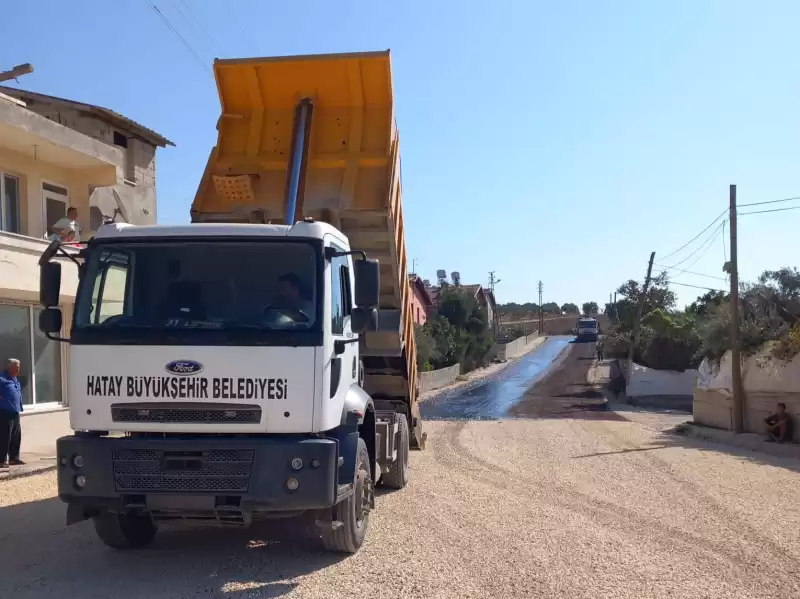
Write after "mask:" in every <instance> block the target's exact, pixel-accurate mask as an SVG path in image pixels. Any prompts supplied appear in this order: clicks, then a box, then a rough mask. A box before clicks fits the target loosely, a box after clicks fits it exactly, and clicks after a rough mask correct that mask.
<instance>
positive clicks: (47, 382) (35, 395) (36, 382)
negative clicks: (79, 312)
mask: <svg viewBox="0 0 800 599" xmlns="http://www.w3.org/2000/svg"><path fill="white" fill-rule="evenodd" d="M40 310H41V309H40V308H39V307H35V306H26V305H22V304H5V303H0V359H2V362H3V366H2V367H5V361H6V360H8V358H16V359H18V360H19V361H20V367H21V368H20V375H19V382H20V384H21V385H22V402H23V403H24V404H25V405H37V404H48V403H61V401H62V399H63V398H62V379H61V344H59V343H58V341H51V340H50V339H48V338H47V337H45V336H44V334H42V333H41V332H40V331H39V330H38V328H37V327H35V326H34V322H38V318H39V312H40Z"/></svg>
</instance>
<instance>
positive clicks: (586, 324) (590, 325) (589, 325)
mask: <svg viewBox="0 0 800 599" xmlns="http://www.w3.org/2000/svg"><path fill="white" fill-rule="evenodd" d="M578 326H579V327H580V328H582V329H595V328H597V321H596V320H581V321H579V322H578Z"/></svg>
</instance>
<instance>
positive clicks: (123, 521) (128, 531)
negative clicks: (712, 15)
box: [93, 512, 158, 549]
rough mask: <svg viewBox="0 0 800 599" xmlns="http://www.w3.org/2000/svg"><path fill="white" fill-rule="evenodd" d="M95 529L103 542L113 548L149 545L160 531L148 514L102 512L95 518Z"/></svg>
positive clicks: (133, 547) (135, 547) (134, 547)
mask: <svg viewBox="0 0 800 599" xmlns="http://www.w3.org/2000/svg"><path fill="white" fill-rule="evenodd" d="M93 520H94V530H95V532H96V533H97V536H98V537H99V538H100V540H101V541H103V543H105V544H106V545H108V546H109V547H112V548H113V549H137V548H139V547H144V546H145V545H149V544H150V543H151V542H152V541H153V539H154V538H155V536H156V532H158V527H157V526H156V524H155V522H153V519H152V518H151V517H150V516H149V515H147V514H114V513H112V512H102V513H101V514H98V515H97V516H95V517H94V518H93Z"/></svg>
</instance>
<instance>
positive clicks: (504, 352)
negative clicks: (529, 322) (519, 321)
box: [493, 331, 539, 362]
mask: <svg viewBox="0 0 800 599" xmlns="http://www.w3.org/2000/svg"><path fill="white" fill-rule="evenodd" d="M538 337H539V333H538V331H537V332H534V333H532V334H530V335H527V336H526V337H520V338H519V339H514V341H511V342H510V343H498V344H496V345H495V346H494V348H493V353H494V356H493V359H496V360H499V361H500V362H505V361H506V360H510V359H511V358H516V357H517V356H520V355H522V354H523V353H525V350H526V349H527V348H528V346H529V345H530V344H531V343H533V341H534V340H535V339H538Z"/></svg>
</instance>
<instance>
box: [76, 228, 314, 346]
mask: <svg viewBox="0 0 800 599" xmlns="http://www.w3.org/2000/svg"><path fill="white" fill-rule="evenodd" d="M317 255H318V251H317V249H316V248H315V246H314V245H313V244H312V243H310V242H288V241H260V240H259V241H247V242H230V241H215V240H209V241H183V240H178V241H165V242H150V241H147V242H141V241H136V242H128V243H120V242H109V243H106V244H98V245H96V246H95V247H94V248H93V249H91V250H90V252H89V255H88V256H87V261H86V270H85V274H84V276H83V280H82V281H81V289H80V292H79V297H78V301H77V306H76V310H75V323H74V327H73V332H75V331H76V330H78V331H80V330H84V331H87V332H89V331H97V332H99V331H105V330H108V331H116V332H119V331H121V330H136V329H151V330H153V331H160V332H161V333H162V334H167V335H169V334H171V333H174V334H176V335H178V336H181V335H182V332H185V331H196V332H198V333H199V332H200V331H209V332H212V331H219V332H225V331H228V332H230V331H236V330H255V331H284V332H303V331H306V332H307V331H312V330H318V329H319V324H318V322H319V314H318V312H319V310H318V305H319V302H318V301H317V297H318V293H319V291H318V289H317V284H318V282H319V276H318V265H317V262H318V261H317Z"/></svg>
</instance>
